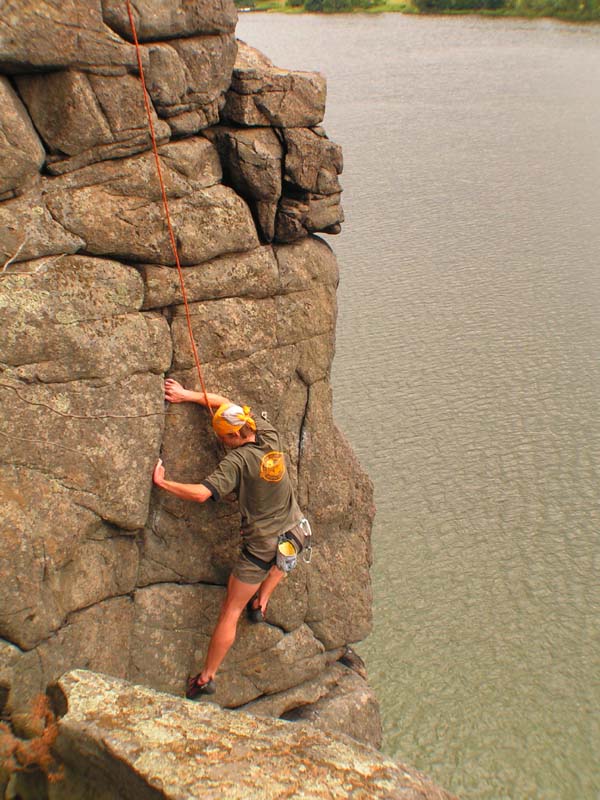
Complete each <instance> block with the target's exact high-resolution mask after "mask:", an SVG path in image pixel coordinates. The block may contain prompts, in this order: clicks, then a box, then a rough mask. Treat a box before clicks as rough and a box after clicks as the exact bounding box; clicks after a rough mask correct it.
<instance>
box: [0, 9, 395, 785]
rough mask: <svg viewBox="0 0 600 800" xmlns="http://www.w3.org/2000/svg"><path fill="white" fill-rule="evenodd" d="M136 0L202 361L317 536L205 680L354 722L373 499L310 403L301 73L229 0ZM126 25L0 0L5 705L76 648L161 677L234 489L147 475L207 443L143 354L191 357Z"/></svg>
mask: <svg viewBox="0 0 600 800" xmlns="http://www.w3.org/2000/svg"><path fill="white" fill-rule="evenodd" d="M133 6H134V8H133V13H134V18H135V21H136V24H137V26H138V33H139V39H140V42H141V48H142V62H143V64H144V68H145V72H146V77H147V85H148V91H149V95H150V101H149V102H150V107H151V113H152V115H153V120H154V125H155V129H156V134H157V139H158V144H159V152H160V159H161V164H162V173H163V177H164V181H165V189H166V195H167V197H168V200H169V205H170V211H171V217H172V221H173V226H174V229H175V233H176V237H177V243H178V248H179V254H180V259H181V263H182V264H183V266H184V272H185V282H186V287H187V294H188V300H189V304H190V312H191V323H192V329H193V333H194V336H195V340H196V343H197V346H198V350H199V353H200V357H201V359H202V362H203V368H204V375H205V379H206V383H207V385H208V387H209V390H211V391H218V392H220V393H222V394H225V395H228V396H231V397H232V398H233V399H237V400H240V401H244V402H246V403H248V404H249V405H251V406H252V407H253V408H254V410H255V412H261V411H263V410H264V411H266V412H268V414H269V417H270V419H271V420H272V421H273V422H274V423H275V424H276V425H277V426H278V428H279V429H280V431H281V432H282V434H283V436H284V439H285V444H286V448H287V452H288V453H289V457H290V464H289V467H290V472H291V474H292V476H293V480H294V482H295V485H296V487H297V491H298V498H299V502H300V504H301V506H302V507H303V509H304V510H305V513H306V514H307V516H308V517H309V519H310V520H311V522H312V523H313V527H314V534H315V535H314V540H315V542H314V544H315V546H314V556H313V562H312V564H311V565H310V566H308V565H305V564H302V565H301V566H300V567H299V568H298V569H297V570H296V571H295V572H293V573H292V574H291V576H290V577H289V579H288V580H287V581H285V582H284V583H283V584H282V585H281V586H280V587H279V588H278V590H277V592H276V593H275V595H274V597H273V599H272V601H271V604H270V607H269V612H268V623H269V624H266V625H259V626H253V627H250V626H249V625H248V624H247V623H246V622H245V621H242V622H241V623H240V629H239V636H238V640H237V642H236V644H235V646H234V648H233V650H232V651H231V653H230V654H229V656H228V657H227V660H226V662H225V663H224V665H223V669H222V672H221V673H220V675H219V692H218V694H217V695H216V697H215V700H216V702H217V703H219V704H220V705H222V706H225V707H228V708H240V707H246V708H247V709H249V710H250V709H252V710H254V711H255V712H256V713H257V714H260V715H262V716H264V715H267V716H275V717H278V716H281V715H285V716H287V717H288V718H290V719H291V718H298V719H312V720H314V721H315V724H316V725H317V726H318V725H321V726H322V727H324V728H325V729H326V730H332V729H335V728H336V727H337V728H339V727H344V728H345V729H346V730H347V731H350V732H351V733H352V735H353V736H355V737H356V738H358V739H364V740H366V741H369V742H370V743H371V744H375V745H377V744H378V743H379V740H380V736H381V731H380V727H379V719H378V715H377V707H376V701H375V698H374V696H373V694H372V692H371V690H370V689H369V688H368V685H367V683H366V682H365V679H364V676H360V675H359V674H358V673H357V672H355V671H351V670H349V669H348V668H347V667H345V666H343V665H342V664H340V663H338V660H339V659H340V658H342V657H343V656H344V653H345V652H346V648H347V645H348V644H349V643H352V642H356V641H359V640H361V639H363V638H364V637H365V636H366V635H367V634H368V632H369V630H370V624H371V610H370V608H371V594H370V583H369V564H370V526H371V519H372V513H373V505H372V490H371V484H370V482H369V480H368V478H367V477H366V476H365V475H364V474H363V472H362V471H361V469H360V467H359V465H358V463H357V461H356V459H355V457H354V455H353V453H352V451H351V449H350V447H349V445H348V443H347V442H346V441H345V439H344V437H343V436H342V435H341V433H340V432H339V431H338V429H337V428H336V425H335V422H334V420H333V416H332V407H331V388H330V383H329V377H330V368H331V360H332V357H333V348H334V339H335V321H336V301H335V293H336V286H337V280H338V270H337V264H336V261H335V257H334V256H333V253H332V252H331V250H330V248H329V247H328V245H327V244H326V243H325V242H324V241H323V240H322V239H319V238H317V237H315V236H314V235H313V234H314V233H316V232H319V231H325V232H330V233H331V232H336V231H337V230H339V223H340V221H341V220H342V213H341V209H340V205H339V197H340V191H341V189H340V185H339V181H338V175H339V173H340V172H341V169H342V157H341V151H340V148H339V147H338V146H337V145H335V144H334V143H333V142H331V141H330V140H329V139H327V137H326V135H325V133H324V131H323V130H322V129H321V128H320V127H318V126H319V123H320V122H321V120H322V117H323V112H324V103H325V83H324V80H323V78H322V77H321V76H320V75H317V74H314V73H298V72H290V71H286V70H284V69H279V68H277V67H274V66H273V65H272V64H271V62H270V61H268V59H266V58H265V57H264V56H262V55H261V54H259V53H257V51H255V50H253V49H252V48H249V47H248V46H247V45H244V44H243V43H237V42H236V40H235V37H234V29H235V20H236V12H235V8H234V6H233V3H232V1H231V0H173V2H169V3H165V2H164V1H163V0H138V1H137V2H136V3H135V4H133ZM131 41H132V35H131V31H130V28H129V19H128V16H127V14H126V4H125V3H124V2H121V0H119V2H117V0H102V2H101V0H84V1H82V0H77V2H75V0H62V2H60V3H59V2H55V0H35V2H34V0H18V2H17V0H6V2H5V3H4V5H3V13H2V20H0V53H1V55H0V71H1V72H2V73H3V75H2V76H1V77H0V93H1V94H2V100H3V102H2V103H0V324H1V329H2V336H1V337H0V399H1V403H2V405H1V408H0V465H1V466H0V507H1V508H2V516H1V540H2V547H1V548H0V662H1V663H0V684H1V686H2V687H5V689H6V690H8V689H10V691H8V695H7V698H5V699H6V701H7V710H8V712H10V714H11V715H12V720H13V723H14V725H15V726H17V727H18V726H19V724H20V721H21V722H22V721H23V720H24V718H25V717H24V715H25V712H26V710H27V709H28V706H29V703H30V701H31V698H32V697H33V696H34V695H35V694H36V693H38V692H40V691H43V689H44V688H45V687H46V685H47V684H48V683H50V682H52V681H55V680H56V679H57V678H58V677H59V676H60V675H61V674H62V673H64V672H65V671H66V670H69V669H72V668H76V667H81V668H89V669H92V670H96V671H99V672H104V673H107V674H109V675H113V676H116V677H119V678H124V679H129V680H131V681H134V682H136V683H140V684H143V685H145V686H147V687H151V688H154V689H158V690H162V691H166V692H171V693H173V694H181V693H182V692H183V689H184V685H185V679H186V676H187V675H188V673H190V672H197V671H198V669H199V667H200V665H201V662H202V660H203V658H204V654H205V651H206V647H207V643H208V639H209V636H210V633H211V631H212V628H213V626H214V623H215V621H216V618H217V615H218V610H219V605H220V603H221V600H222V598H223V595H224V591H225V589H224V587H225V584H226V581H227V577H228V575H229V572H230V569H231V565H232V561H233V559H234V558H235V555H236V553H237V550H238V547H239V519H238V515H237V512H236V507H235V506H231V505H230V504H228V503H226V502H225V503H221V504H215V505H214V506H213V505H211V504H206V505H205V506H194V505H193V504H191V503H189V502H183V501H181V500H178V499H177V498H175V497H173V496H171V495H167V494H166V493H164V492H158V491H155V490H152V483H151V472H152V467H153V465H154V463H155V461H156V459H157V457H158V455H159V453H162V456H163V458H164V461H165V463H166V465H167V470H168V474H169V475H170V476H172V477H174V478H177V479H179V480H182V481H189V482H198V481H199V480H200V479H201V478H202V477H204V476H205V475H206V474H207V473H208V472H209V471H210V470H212V469H213V468H214V466H215V464H216V463H217V461H218V459H219V456H220V453H219V451H218V447H217V443H216V441H215V438H214V436H213V434H212V432H211V429H210V424H209V419H208V417H207V415H206V414H205V413H204V412H203V411H202V409H200V408H199V407H197V406H194V407H192V408H190V407H188V406H186V405H179V406H173V407H171V408H168V409H165V407H164V403H163V379H164V376H165V375H166V374H171V375H174V376H175V377H176V378H178V379H180V380H181V381H182V382H184V384H185V385H187V386H196V385H197V384H198V378H197V375H196V372H195V369H194V361H193V358H192V353H191V349H190V343H189V340H188V331H187V325H186V321H185V316H184V313H183V306H182V295H181V289H180V285H179V280H178V276H177V271H176V270H175V269H174V268H173V265H174V263H175V259H174V256H173V253H172V251H171V247H170V242H169V237H168V235H167V230H166V226H165V222H164V216H163V209H162V201H161V191H160V187H159V184H158V181H157V176H156V168H155V163H154V159H153V156H152V153H151V151H150V137H149V132H148V126H147V121H146V116H145V106H144V101H143V94H142V88H141V82H140V78H139V76H138V74H137V61H136V55H135V49H134V47H133V46H132V44H131ZM77 680H79V679H77ZM75 683H77V681H75ZM73 685H75V684H73ZM111 691H112V690H111ZM6 694H7V692H6V691H4V694H3V695H2V696H3V697H4V695H6ZM161 702H167V700H165V699H163V700H161ZM173 702H174V701H173ZM193 713H197V714H200V716H202V715H203V714H205V713H207V714H209V716H211V715H212V716H215V715H216V716H215V719H217V718H219V717H218V713H219V712H218V711H217V710H216V709H214V708H212V707H211V709H210V710H209V711H194V712H193ZM360 718H362V719H364V724H363V725H360V724H357V721H358V720H359V719H360ZM219 719H220V718H219ZM76 724H79V723H76ZM82 724H83V723H82ZM232 724H233V723H232ZM240 724H241V723H240ZM264 724H265V725H266V724H267V723H264ZM256 725H257V726H260V725H263V723H258V722H257V723H256ZM275 729H277V730H281V731H284V730H285V731H287V730H288V728H287V727H286V726H283V727H281V728H273V730H275ZM261 730H262V728H261ZM303 730H305V729H303ZM278 736H279V734H278ZM286 736H288V734H287V733H286V734H285V735H284V734H281V735H280V740H281V742H282V743H283V742H284V741H286ZM307 736H308V734H307ZM319 741H321V740H319ZM311 746H312V745H311ZM282 747H283V744H282ZM386 769H388V768H387V767H386ZM215 774H216V773H215ZM336 780H338V778H336ZM339 780H340V781H341V777H340V778H339ZM373 780H374V781H375V778H373ZM341 785H342V784H341V783H340V786H341ZM373 785H374V786H375V783H374V784H373ZM382 785H383V784H382ZM153 791H154V790H153ZM140 796H141V795H140ZM144 796H145V795H144ZM148 796H154V795H153V794H151V793H150V794H148ZM340 796H341V795H340ZM372 796H376V795H372ZM398 796H405V795H398ZM406 796H407V797H408V796H409V795H406Z"/></svg>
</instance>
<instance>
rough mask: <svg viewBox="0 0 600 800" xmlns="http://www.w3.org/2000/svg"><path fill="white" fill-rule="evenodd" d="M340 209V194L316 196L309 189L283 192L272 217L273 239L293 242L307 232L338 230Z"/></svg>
mask: <svg viewBox="0 0 600 800" xmlns="http://www.w3.org/2000/svg"><path fill="white" fill-rule="evenodd" d="M343 221H344V212H343V211H342V207H341V205H340V194H339V193H338V194H330V195H317V194H313V193H311V192H298V193H297V194H296V195H290V194H284V195H283V197H282V198H281V202H280V203H279V208H278V209H277V216H276V218H275V238H276V239H277V241H279V242H293V241H295V240H297V239H300V238H302V237H304V236H306V235H307V234H309V233H315V232H319V231H323V232H324V233H339V232H340V230H341V228H340V223H341V222H343Z"/></svg>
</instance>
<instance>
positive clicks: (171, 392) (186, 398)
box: [165, 378, 230, 408]
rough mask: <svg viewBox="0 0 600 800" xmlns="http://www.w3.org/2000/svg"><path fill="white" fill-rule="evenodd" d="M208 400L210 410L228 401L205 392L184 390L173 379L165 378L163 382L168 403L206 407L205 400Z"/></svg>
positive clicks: (221, 396)
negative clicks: (196, 404)
mask: <svg viewBox="0 0 600 800" xmlns="http://www.w3.org/2000/svg"><path fill="white" fill-rule="evenodd" d="M207 398H208V405H209V406H211V408H218V407H219V406H221V405H223V403H229V402H230V401H229V400H228V399H227V398H226V397H223V395H220V394H212V393H211V392H207V393H206V396H205V395H204V392H195V391H194V390H193V389H185V388H184V387H183V386H182V385H181V384H180V383H179V381H176V380H174V379H173V378H167V380H166V381H165V399H166V400H168V401H169V403H199V404H200V405H201V406H206V399H207Z"/></svg>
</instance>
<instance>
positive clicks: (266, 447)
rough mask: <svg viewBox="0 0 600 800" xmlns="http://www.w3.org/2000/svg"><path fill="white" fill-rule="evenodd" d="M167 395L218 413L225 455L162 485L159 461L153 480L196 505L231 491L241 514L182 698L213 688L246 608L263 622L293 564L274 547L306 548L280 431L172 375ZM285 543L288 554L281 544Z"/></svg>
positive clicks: (306, 528)
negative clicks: (203, 471) (202, 472)
mask: <svg viewBox="0 0 600 800" xmlns="http://www.w3.org/2000/svg"><path fill="white" fill-rule="evenodd" d="M165 398H166V399H167V400H168V401H169V402H170V403H185V402H191V403H198V404H200V405H202V406H206V405H207V403H208V405H209V406H210V407H211V408H216V409H217V410H216V412H215V414H214V416H213V420H212V425H213V429H214V431H215V433H216V435H217V436H218V437H219V439H220V440H221V442H222V444H223V445H224V446H225V447H226V448H227V450H228V452H227V454H226V455H225V457H224V458H223V459H222V460H221V462H220V463H219V465H218V467H217V468H216V469H215V470H214V471H213V472H212V473H211V474H210V475H209V476H208V477H207V478H205V479H204V480H202V481H200V483H178V482H177V481H171V480H167V479H166V478H165V467H164V465H163V463H162V460H161V459H159V460H158V462H157V464H156V466H155V468H154V473H153V475H152V479H153V481H154V483H155V484H156V485H157V486H158V487H160V488H161V489H165V490H166V491H167V492H170V493H171V494H174V495H175V496H176V497H180V498H182V499H183V500H193V501H196V502H198V503H204V502H205V501H206V500H208V499H209V498H210V499H212V500H215V501H218V500H220V499H221V498H224V497H226V496H227V495H229V494H230V493H232V492H233V493H235V494H236V495H237V500H238V504H239V510H240V514H241V534H242V548H241V551H240V554H239V557H238V559H237V561H236V563H235V565H234V567H233V570H232V573H231V575H230V576H229V581H228V584H227V592H226V595H225V599H224V601H223V605H222V608H221V613H220V615H219V619H218V622H217V625H216V627H215V629H214V632H213V634H212V637H211V640H210V643H209V646H208V651H207V655H206V660H205V662H204V667H203V668H202V671H201V672H199V673H198V674H197V675H194V676H193V677H192V676H190V678H189V679H188V684H187V691H186V697H187V698H188V699H190V700H193V699H195V698H197V697H199V696H200V695H205V694H213V693H214V692H215V691H216V686H215V682H214V677H215V674H216V672H217V670H218V669H219V666H220V665H221V662H222V661H223V659H224V658H225V655H226V654H227V652H228V650H229V648H230V647H231V646H232V644H233V642H234V641H235V635H236V629H237V623H238V620H239V618H240V615H241V613H242V611H243V610H244V608H247V613H248V618H249V619H250V621H251V622H263V621H264V619H265V614H266V609H267V604H268V602H269V598H270V597H271V595H272V593H273V590H274V589H275V587H276V586H277V584H278V583H279V582H280V581H281V579H282V578H283V577H284V576H285V574H286V571H287V570H288V569H290V568H291V567H292V566H293V565H295V557H294V558H293V559H286V558H285V556H283V557H280V558H279V559H278V549H279V551H281V552H282V553H287V554H288V555H289V553H290V552H294V551H295V552H300V551H301V550H302V549H303V548H304V547H306V552H307V553H309V552H310V535H311V532H310V526H309V524H308V521H307V520H306V519H305V518H304V515H303V513H302V511H301V510H300V508H299V506H298V503H297V502H296V498H295V496H294V490H293V488H292V482H291V480H290V477H289V474H288V471H287V468H286V464H285V457H284V454H283V452H282V449H281V443H280V439H279V434H278V433H277V431H276V430H275V429H274V428H273V426H272V425H270V424H269V423H268V422H267V421H266V420H265V419H263V418H261V417H258V418H256V419H255V418H254V417H253V416H252V415H251V414H250V409H249V408H248V406H243V407H242V406H238V405H236V404H234V403H232V402H231V401H230V400H228V399H227V398H226V397H222V396H221V395H218V394H210V393H207V394H206V395H205V394H204V392H196V391H193V390H191V389H185V388H184V387H183V386H182V385H181V384H180V383H179V382H178V381H176V380H173V379H172V378H169V379H167V380H166V381H165ZM290 542H291V543H292V544H293V545H294V551H289V550H288V549H286V547H284V545H286V546H287V547H289V544H290ZM278 564H279V565H280V566H278ZM280 567H281V568H280Z"/></svg>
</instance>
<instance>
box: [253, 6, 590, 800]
mask: <svg viewBox="0 0 600 800" xmlns="http://www.w3.org/2000/svg"><path fill="white" fill-rule="evenodd" d="M238 36H240V38H243V39H245V40H246V41H248V42H249V43H250V44H252V45H254V46H256V47H258V48H259V49H261V50H263V52H265V53H266V54H267V55H269V56H270V57H271V58H272V59H273V61H274V62H275V63H276V64H278V65H281V66H286V67H292V68H297V69H315V70H319V71H321V72H323V73H324V74H325V75H326V76H327V79H328V86H329V94H328V110H327V117H326V120H325V126H326V128H327V131H328V133H329V135H330V137H331V138H332V139H334V140H335V141H338V142H339V143H341V144H342V145H343V147H344V154H345V170H344V175H343V176H342V178H343V185H344V190H345V193H344V207H345V210H346V217H347V221H346V224H345V227H344V230H343V233H342V234H341V235H340V236H338V237H329V239H328V241H329V242H330V244H331V245H332V246H333V247H334V249H335V251H336V253H337V255H338V258H339V261H340V267H341V283H340V291H339V300H340V315H339V323H338V339H337V341H338V346H337V355H336V360H335V364H334V374H333V383H334V392H335V410H336V415H337V419H338V421H339V423H340V426H341V427H342V428H343V429H344V430H345V431H346V432H347V434H348V436H349V438H350V440H351V441H352V443H353V445H354V447H355V449H356V451H357V452H358V454H359V456H360V458H361V461H362V463H363V465H364V467H365V468H366V469H367V471H368V472H369V473H370V475H371V477H372V478H373V480H374V483H375V491H376V502H377V508H378V513H377V518H376V521H375V526H374V536H373V545H374V554H375V562H374V567H373V582H374V591H375V619H374V631H373V634H372V636H371V637H370V638H369V640H368V641H367V642H366V643H364V644H363V645H361V646H360V647H359V650H360V652H361V654H363V656H364V657H365V659H366V661H367V665H368V668H369V673H370V679H371V682H372V684H373V686H374V687H375V689H376V691H377V693H378V696H379V699H380V701H381V705H382V712H383V719H384V726H385V744H384V748H385V750H386V752H388V753H390V754H392V755H393V756H395V757H396V758H398V759H400V760H404V761H406V762H407V763H410V764H413V765H415V766H418V767H419V768H421V769H422V770H424V771H425V772H427V773H428V774H430V775H431V776H432V777H434V778H435V779H436V780H437V781H438V782H439V783H441V784H442V785H444V786H445V787H447V788H449V789H451V790H453V791H454V792H456V793H457V794H461V795H462V797H463V798H465V800H466V798H481V799H485V800H501V799H502V798H510V800H529V799H530V798H531V799H535V800H537V799H538V798H540V800H541V799H542V798H543V800H554V799H555V798H556V799H560V800H588V799H589V800H598V798H599V797H600V772H599V766H598V764H599V752H600V735H599V727H600V723H599V716H598V715H599V708H600V695H599V688H598V676H599V672H600V644H599V638H598V620H599V612H600V592H599V578H598V575H599V568H600V548H599V544H600V542H599V531H600V501H599V496H600V495H599V486H600V480H599V479H600V359H599V355H600V213H599V209H600V27H599V26H595V27H594V26H588V27H585V26H575V25H568V24H563V23H559V22H554V21H549V20H539V21H527V20H515V19H511V20H507V19H490V18H477V17H446V18H444V17H431V18H423V17H413V16H403V15H400V14H389V15H381V16H369V15H351V16H337V17H323V16H317V15H315V16H310V15H303V16H284V15H271V14H242V15H241V18H240V22H239V25H238Z"/></svg>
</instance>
